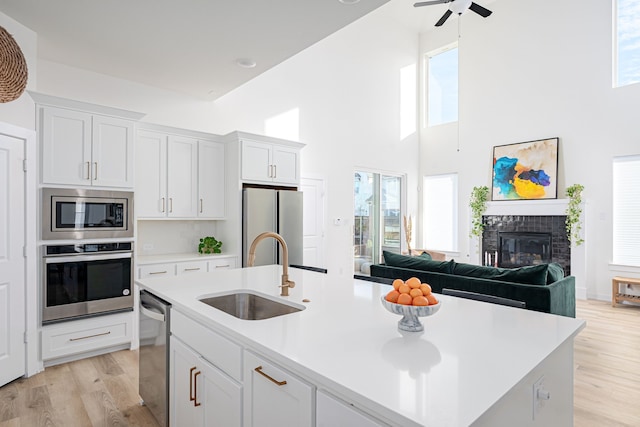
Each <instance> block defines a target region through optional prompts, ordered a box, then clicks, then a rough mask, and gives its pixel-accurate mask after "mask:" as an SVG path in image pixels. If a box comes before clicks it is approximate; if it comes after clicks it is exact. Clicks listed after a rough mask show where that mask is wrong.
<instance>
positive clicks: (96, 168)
mask: <svg viewBox="0 0 640 427" xmlns="http://www.w3.org/2000/svg"><path fill="white" fill-rule="evenodd" d="M93 166H94V168H95V171H94V172H95V174H94V175H93V180H94V181H97V180H98V162H93Z"/></svg>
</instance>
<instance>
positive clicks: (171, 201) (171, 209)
mask: <svg viewBox="0 0 640 427" xmlns="http://www.w3.org/2000/svg"><path fill="white" fill-rule="evenodd" d="M171 212H173V197H169V213H171Z"/></svg>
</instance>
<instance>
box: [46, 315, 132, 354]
mask: <svg viewBox="0 0 640 427" xmlns="http://www.w3.org/2000/svg"><path fill="white" fill-rule="evenodd" d="M132 329H133V312H125V313H118V314H111V315H105V316H97V317H90V318H88V319H79V320H71V321H69V322H62V323H55V324H52V325H44V326H43V327H42V360H44V361H45V365H51V364H52V363H47V361H48V360H54V359H58V358H65V357H66V358H68V359H67V360H71V359H73V355H78V354H82V353H88V352H95V351H99V350H100V349H105V348H109V347H114V346H121V345H127V344H130V343H131V337H132ZM62 361H65V360H62ZM56 363H57V362H56Z"/></svg>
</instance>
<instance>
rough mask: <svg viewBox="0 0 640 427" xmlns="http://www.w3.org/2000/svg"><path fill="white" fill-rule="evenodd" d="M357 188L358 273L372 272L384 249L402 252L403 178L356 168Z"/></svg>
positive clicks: (355, 229) (355, 271)
mask: <svg viewBox="0 0 640 427" xmlns="http://www.w3.org/2000/svg"><path fill="white" fill-rule="evenodd" d="M353 189H354V207H355V209H354V221H353V224H354V233H353V245H354V273H355V274H368V273H369V266H370V265H371V264H377V263H380V262H382V251H383V250H385V251H390V252H397V253H400V246H401V239H402V227H401V223H402V222H401V218H402V177H400V176H393V175H383V174H378V173H374V172H366V171H356V172H355V174H354V182H353Z"/></svg>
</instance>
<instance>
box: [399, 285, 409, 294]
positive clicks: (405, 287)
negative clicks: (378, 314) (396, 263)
mask: <svg viewBox="0 0 640 427" xmlns="http://www.w3.org/2000/svg"><path fill="white" fill-rule="evenodd" d="M410 290H411V288H410V287H409V286H408V285H407V284H404V285H401V286H400V287H399V288H398V292H400V293H401V294H408V293H409V291H410Z"/></svg>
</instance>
